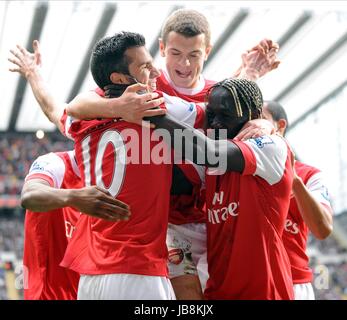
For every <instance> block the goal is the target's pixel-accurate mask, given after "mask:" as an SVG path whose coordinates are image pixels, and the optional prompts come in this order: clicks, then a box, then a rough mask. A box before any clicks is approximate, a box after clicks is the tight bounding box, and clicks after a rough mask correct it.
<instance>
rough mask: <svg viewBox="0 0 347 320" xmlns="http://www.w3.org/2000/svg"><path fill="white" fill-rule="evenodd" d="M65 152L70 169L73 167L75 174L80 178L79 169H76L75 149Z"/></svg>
mask: <svg viewBox="0 0 347 320" xmlns="http://www.w3.org/2000/svg"><path fill="white" fill-rule="evenodd" d="M67 154H68V156H69V158H70V162H71V165H72V169H73V171H74V173H75V175H76V176H77V177H79V178H80V177H81V174H80V170H79V169H78V165H77V162H76V157H75V151H74V150H71V151H68V152H67Z"/></svg>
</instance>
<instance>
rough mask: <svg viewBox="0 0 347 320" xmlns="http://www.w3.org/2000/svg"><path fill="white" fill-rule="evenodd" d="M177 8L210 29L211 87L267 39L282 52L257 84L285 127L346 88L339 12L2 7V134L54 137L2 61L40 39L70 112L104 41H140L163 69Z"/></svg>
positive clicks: (211, 5)
mask: <svg viewBox="0 0 347 320" xmlns="http://www.w3.org/2000/svg"><path fill="white" fill-rule="evenodd" d="M178 7H189V8H195V9H197V10H199V11H201V12H202V13H204V14H205V15H206V16H207V17H208V19H209V21H210V23H211V27H212V41H213V43H214V45H215V47H214V50H213V52H212V54H211V56H210V59H209V60H208V63H207V64H206V66H205V76H206V77H208V78H212V79H216V80H218V79H222V78H225V77H227V76H228V75H230V74H231V73H232V71H234V70H235V69H236V68H237V66H238V65H239V63H240V54H241V52H243V51H244V50H245V49H247V48H249V47H251V46H253V45H254V44H256V43H257V42H258V41H259V40H261V39H262V38H264V37H268V38H271V39H273V40H275V41H277V42H278V43H279V44H280V45H281V50H280V54H279V56H280V58H281V59H282V64H281V65H280V67H279V68H278V70H276V71H274V72H272V73H271V74H269V75H267V76H266V77H265V78H264V79H262V80H260V82H259V84H260V86H261V89H262V90H263V93H264V97H265V98H266V99H273V98H275V99H278V100H279V101H280V102H282V103H283V105H285V106H286V109H287V110H288V113H289V118H290V120H291V122H293V121H296V120H298V119H299V118H302V116H303V115H304V114H305V113H306V112H307V111H308V110H310V109H311V108H312V107H314V106H316V105H317V104H318V103H319V102H320V101H321V100H322V99H323V98H325V97H326V96H329V95H330V94H332V93H334V90H336V89H338V88H339V87H340V86H341V85H343V84H345V83H346V81H347V75H346V73H345V72H341V71H342V70H344V69H345V66H346V65H347V55H346V54H343V53H344V52H347V4H346V3H344V2H338V3H336V4H335V5H334V3H332V2H328V1H326V2H324V1H318V2H316V3H313V4H312V1H309V2H308V3H305V2H304V3H302V2H299V1H293V2H283V1H281V2H280V5H278V4H276V2H261V3H258V2H257V3H255V2H247V1H243V2H234V1H231V2H230V1H225V2H223V1H222V2H218V1H217V2H216V1H213V2H212V1H196V2H187V1H175V2H170V1H165V2H157V1H151V2H150V1H130V2H128V1H127V2H125V1H113V2H111V1H108V2H101V1H1V2H0V21H1V24H0V55H1V60H0V67H1V78H0V92H1V93H2V101H1V114H2V116H1V117H0V131H7V130H9V131H32V130H37V129H44V130H53V129H54V128H53V126H52V125H51V124H50V123H49V122H48V121H47V120H46V119H45V117H44V116H43V115H42V114H41V112H40V111H39V108H38V106H37V104H36V102H35V100H34V97H33V95H32V93H31V91H30V90H28V88H27V87H26V82H25V81H23V79H21V78H20V76H19V75H16V74H11V73H10V72H9V71H8V67H9V65H10V63H9V62H8V61H7V57H8V51H9V49H10V48H11V47H14V46H15V44H17V43H19V44H22V45H24V46H26V48H27V49H29V50H31V43H32V40H33V39H40V42H41V48H42V52H43V74H44V76H45V78H46V79H47V81H48V83H49V86H50V87H51V88H52V92H53V93H54V95H56V96H57V97H58V98H59V99H61V100H62V101H66V102H67V101H70V100H71V99H72V98H73V97H74V96H75V95H76V94H78V93H79V92H80V91H85V90H89V89H91V88H94V86H95V85H94V83H93V80H92V77H91V75H90V73H89V65H88V63H89V55H90V50H91V47H92V46H93V44H94V43H95V41H96V40H98V39H99V38H101V37H103V36H105V35H111V34H112V33H114V32H116V31H120V30H131V31H137V32H141V33H143V34H144V35H145V37H146V40H147V45H148V47H149V48H150V51H151V53H152V54H153V56H155V58H156V62H157V63H159V65H160V63H161V61H160V57H159V55H158V40H157V39H158V37H159V32H160V27H161V25H162V23H163V21H164V19H165V18H166V17H167V15H168V14H169V13H170V12H171V11H172V10H174V9H176V8H178ZM327 80H328V81H327ZM307 92H311V93H313V94H307Z"/></svg>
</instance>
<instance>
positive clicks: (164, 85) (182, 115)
mask: <svg viewBox="0 0 347 320" xmlns="http://www.w3.org/2000/svg"><path fill="white" fill-rule="evenodd" d="M168 83H169V82H168V80H167V79H166V78H165V77H164V76H163V74H162V75H161V76H160V78H158V82H157V84H158V86H159V89H160V90H163V91H164V92H161V91H157V92H158V93H159V95H160V96H162V97H163V98H164V101H165V103H164V105H162V106H161V107H162V108H165V109H166V110H167V111H168V113H169V114H170V115H171V116H173V117H174V118H175V119H177V120H180V121H183V122H184V123H186V124H189V125H190V126H192V127H194V128H197V129H200V128H202V127H203V124H204V121H205V103H204V101H205V100H204V96H205V94H206V92H207V90H208V88H209V86H211V85H212V84H213V83H214V82H212V81H205V80H204V79H203V78H201V81H200V83H199V85H198V88H197V89H179V88H176V89H173V88H172V87H170V86H169V85H168ZM170 83H171V82H170ZM179 90H180V91H179ZM182 90H183V92H182ZM95 92H96V93H97V94H99V95H100V96H104V91H103V90H101V89H100V88H97V89H96V90H95ZM167 92H169V93H170V94H172V95H169V94H167ZM66 134H68V133H67V132H66ZM179 167H180V169H182V166H181V165H179ZM196 169H197V167H194V166H191V165H185V166H184V170H182V171H183V172H184V174H185V175H186V177H187V179H188V180H189V181H190V182H191V183H192V185H193V188H192V193H191V194H171V197H170V214H169V222H170V223H173V224H177V225H179V224H185V223H192V222H206V213H205V208H204V207H205V193H204V191H202V190H201V184H200V181H198V180H196V179H195V180H194V179H193V180H191V177H192V176H194V175H196V173H197V171H196ZM198 171H201V169H198ZM197 181H198V182H197ZM180 183H185V182H183V181H180Z"/></svg>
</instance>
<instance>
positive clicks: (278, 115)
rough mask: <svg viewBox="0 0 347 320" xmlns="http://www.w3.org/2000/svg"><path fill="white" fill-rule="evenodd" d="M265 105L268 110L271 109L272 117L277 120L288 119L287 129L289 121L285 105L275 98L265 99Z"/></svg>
mask: <svg viewBox="0 0 347 320" xmlns="http://www.w3.org/2000/svg"><path fill="white" fill-rule="evenodd" d="M264 105H266V109H267V111H269V113H270V114H271V116H272V118H273V119H274V120H275V121H276V122H277V121H280V120H281V119H284V120H286V122H287V127H286V130H287V128H288V125H289V122H288V116H287V113H286V110H284V108H283V106H282V105H281V104H280V103H279V102H277V101H274V100H265V101H264ZM286 130H285V131H286Z"/></svg>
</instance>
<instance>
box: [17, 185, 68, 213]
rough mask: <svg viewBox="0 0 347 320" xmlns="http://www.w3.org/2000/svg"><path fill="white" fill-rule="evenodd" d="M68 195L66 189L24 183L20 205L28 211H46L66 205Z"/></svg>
mask: <svg viewBox="0 0 347 320" xmlns="http://www.w3.org/2000/svg"><path fill="white" fill-rule="evenodd" d="M69 197H70V196H69V191H68V190H64V189H56V188H52V187H50V186H48V185H45V184H42V183H29V184H27V183H26V184H25V185H24V187H23V190H22V195H21V205H22V207H23V208H25V209H28V210H30V211H34V212H46V211H50V210H55V209H59V208H63V207H65V206H67V205H68V203H69Z"/></svg>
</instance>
